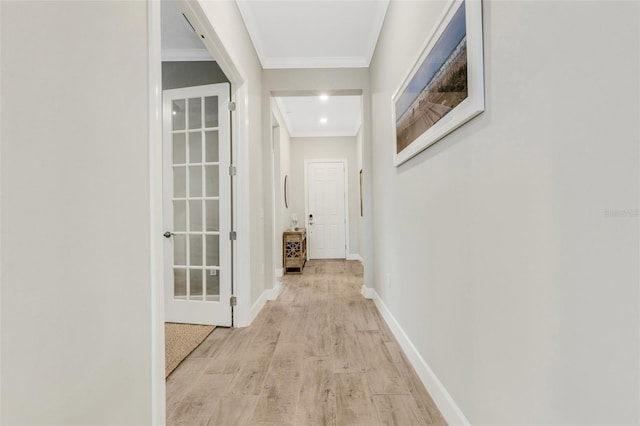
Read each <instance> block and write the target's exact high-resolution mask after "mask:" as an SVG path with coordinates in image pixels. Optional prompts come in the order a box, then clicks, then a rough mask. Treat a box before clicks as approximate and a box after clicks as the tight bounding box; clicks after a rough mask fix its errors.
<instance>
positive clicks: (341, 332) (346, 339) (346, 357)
mask: <svg viewBox="0 0 640 426" xmlns="http://www.w3.org/2000/svg"><path fill="white" fill-rule="evenodd" d="M331 326H332V334H331V337H332V339H331V340H332V342H331V343H332V353H333V372H334V373H362V372H365V371H367V363H366V361H365V358H364V355H363V353H362V349H361V347H360V345H359V344H358V340H357V338H356V329H355V326H354V325H353V324H351V323H349V322H336V323H333V324H331Z"/></svg>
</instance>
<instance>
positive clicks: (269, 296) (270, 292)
mask: <svg viewBox="0 0 640 426" xmlns="http://www.w3.org/2000/svg"><path fill="white" fill-rule="evenodd" d="M279 295H280V281H276V282H275V283H274V284H273V288H269V289H266V290H264V291H263V292H262V293H261V294H260V297H258V300H256V301H255V302H254V303H253V305H252V306H251V317H250V319H249V323H248V324H247V326H248V325H251V323H252V322H253V320H254V319H256V317H257V316H258V314H259V313H260V311H261V310H262V308H264V305H265V304H266V303H267V301H268V300H276V299H277V298H278V296H279ZM243 327H245V326H243Z"/></svg>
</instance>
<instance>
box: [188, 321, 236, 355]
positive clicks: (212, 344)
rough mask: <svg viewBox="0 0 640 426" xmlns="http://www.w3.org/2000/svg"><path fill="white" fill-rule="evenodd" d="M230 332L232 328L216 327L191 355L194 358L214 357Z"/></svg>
mask: <svg viewBox="0 0 640 426" xmlns="http://www.w3.org/2000/svg"><path fill="white" fill-rule="evenodd" d="M230 334H231V329H230V328H225V327H216V328H215V329H214V330H213V331H212V332H211V334H209V336H207V338H206V339H205V340H204V342H202V343H201V344H200V346H198V347H197V348H196V349H195V350H194V351H193V352H192V353H191V356H192V357H194V358H212V357H213V356H214V355H215V354H216V352H217V351H219V350H220V348H221V347H222V345H223V344H224V341H225V340H226V339H227V337H229V335H230Z"/></svg>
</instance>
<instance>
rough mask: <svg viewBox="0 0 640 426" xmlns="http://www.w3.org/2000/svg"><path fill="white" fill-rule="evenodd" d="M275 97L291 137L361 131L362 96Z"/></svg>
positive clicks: (345, 133)
mask: <svg viewBox="0 0 640 426" xmlns="http://www.w3.org/2000/svg"><path fill="white" fill-rule="evenodd" d="M275 99H276V103H277V104H278V109H279V110H280V113H281V114H282V117H283V119H284V121H285V124H286V126H287V130H288V131H289V135H290V136H291V137H294V138H305V137H327V136H356V135H357V134H358V131H359V130H360V124H361V123H362V108H361V105H362V100H361V97H360V96H326V97H320V96H286V97H276V98H275Z"/></svg>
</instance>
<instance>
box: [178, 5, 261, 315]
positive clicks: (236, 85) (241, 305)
mask: <svg viewBox="0 0 640 426" xmlns="http://www.w3.org/2000/svg"><path fill="white" fill-rule="evenodd" d="M177 4H178V8H179V9H180V10H182V11H183V13H184V14H185V16H186V17H187V18H188V19H189V22H191V25H193V27H194V28H195V29H196V32H198V34H200V35H203V36H204V38H203V40H202V41H203V43H204V45H205V46H206V47H207V50H209V52H211V55H212V56H213V57H214V58H215V59H216V62H217V63H218V65H219V66H220V69H221V70H222V72H223V73H224V74H225V75H226V76H227V78H228V79H229V81H230V82H231V100H232V101H234V102H235V103H236V111H235V112H234V113H233V114H232V115H231V128H232V135H233V136H232V140H231V152H232V158H233V164H234V165H235V166H236V170H237V174H236V176H235V178H234V180H233V181H234V183H233V185H234V188H233V194H232V195H231V196H232V199H233V213H232V214H233V223H234V231H236V232H237V240H236V241H235V243H234V244H233V274H234V275H233V294H234V295H235V296H236V297H237V300H238V304H237V305H236V306H235V308H234V310H233V323H234V325H235V326H236V327H246V326H248V325H249V324H250V323H251V302H250V300H251V288H250V282H251V281H250V280H251V275H250V270H249V268H246V267H245V266H246V262H247V260H248V259H251V251H250V248H251V247H250V243H251V241H250V238H251V235H250V232H251V230H250V226H249V225H250V208H249V149H248V147H249V142H248V141H249V120H248V115H249V87H248V82H247V81H246V78H245V77H244V74H243V72H242V71H241V70H240V69H238V68H237V66H236V65H235V63H234V62H233V60H232V58H231V56H230V55H229V53H228V52H227V51H226V49H225V47H224V43H223V42H222V40H220V37H218V34H217V33H216V32H215V29H214V28H213V27H212V26H211V21H209V19H208V18H207V15H206V13H205V12H204V10H203V9H202V5H201V4H200V3H199V2H196V1H186V0H178V1H177Z"/></svg>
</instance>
